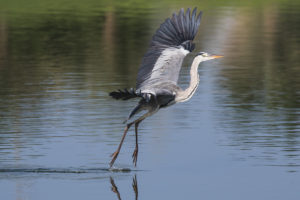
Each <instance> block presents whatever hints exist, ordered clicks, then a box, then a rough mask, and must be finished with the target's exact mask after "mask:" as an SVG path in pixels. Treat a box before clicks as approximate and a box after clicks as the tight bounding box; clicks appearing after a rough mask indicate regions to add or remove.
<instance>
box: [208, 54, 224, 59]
mask: <svg viewBox="0 0 300 200" xmlns="http://www.w3.org/2000/svg"><path fill="white" fill-rule="evenodd" d="M211 57H212V58H213V59H215V58H222V57H224V56H219V55H211Z"/></svg>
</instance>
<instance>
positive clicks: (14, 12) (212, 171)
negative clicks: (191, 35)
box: [0, 1, 300, 200]
mask: <svg viewBox="0 0 300 200" xmlns="http://www.w3.org/2000/svg"><path fill="white" fill-rule="evenodd" d="M42 2H43V1H42ZM54 2H56V1H54ZM44 4H45V5H44ZM69 4H70V5H69ZM78 4H79V3H78V2H76V1H75V2H74V3H71V2H68V1H64V3H53V4H50V3H45V2H44V3H41V4H36V3H34V2H33V3H31V4H30V3H29V4H28V5H27V4H26V5H24V7H23V8H22V6H20V7H19V8H15V7H14V5H12V4H9V3H7V5H6V6H7V8H5V7H4V6H3V5H2V6H1V10H0V199H22V200H23V199H73V200H76V199H86V198H87V199H118V195H120V197H121V198H122V199H134V198H135V194H137V192H134V191H137V190H138V196H137V198H138V199H140V200H144V199H289V200H293V199H299V198H300V191H299V185H300V57H299V55H300V54H299V53H300V23H299V21H300V4H299V2H296V1H295V2H293V1H286V2H275V3H274V2H270V3H268V2H266V3H262V2H256V3H253V4H246V5H243V4H239V5H235V4H233V3H230V2H227V3H222V4H220V5H218V6H216V5H215V4H213V3H212V2H206V3H203V5H200V4H198V5H197V6H198V8H201V9H202V10H203V11H204V15H203V18H202V19H203V20H202V23H201V26H200V31H199V34H198V35H197V38H196V43H197V47H196V51H206V52H210V53H216V54H221V55H224V56H225V57H224V58H223V59H219V60H216V61H209V62H206V63H202V64H201V66H200V68H199V74H200V79H201V82H200V86H199V88H198V90H197V92H196V93H195V95H194V96H193V98H192V99H191V100H190V101H189V102H186V103H182V104H178V105H175V106H173V107H170V108H168V109H163V110H161V111H160V112H158V113H157V114H156V115H154V116H152V117H150V118H149V119H147V120H145V121H144V122H143V123H142V125H141V126H140V137H139V142H140V151H139V158H138V167H137V168H134V167H133V165H132V159H131V154H132V152H133V150H134V144H135V143H134V141H135V138H134V135H133V130H131V131H130V132H129V135H128V136H127V138H126V140H125V143H124V145H123V149H122V152H121V154H120V156H119V158H118V160H117V161H116V167H117V168H126V169H131V171H125V172H111V171H108V170H107V169H108V163H109V161H110V154H111V153H113V152H114V151H115V149H116V148H117V145H118V143H119V141H120V139H121V136H122V132H123V128H124V125H123V124H122V121H123V120H124V119H125V118H126V117H127V115H128V112H129V111H130V110H131V109H132V108H133V107H134V106H135V104H136V102H137V101H128V102H127V101H121V102H120V101H115V100H112V99H111V98H110V97H109V96H108V92H110V91H112V90H115V89H119V88H126V87H132V86H135V77H136V74H137V70H138V67H139V64H140V62H141V58H142V56H143V54H144V53H145V51H146V49H147V46H148V43H149V40H150V38H151V35H152V33H153V32H154V31H155V29H156V28H157V27H158V26H159V24H160V23H161V22H162V21H163V20H164V19H165V18H166V17H168V16H170V15H171V13H172V12H174V11H176V10H178V9H179V8H180V7H183V6H184V7H187V6H190V7H191V5H195V4H194V3H186V4H187V5H184V4H180V3H178V4H174V5H173V6H169V5H172V4H171V3H170V4H164V3H163V2H160V3H156V4H153V5H148V4H147V3H145V2H144V3H132V4H128V5H127V4H120V5H118V4H109V5H108V4H107V3H101V2H94V1H91V4H88V6H87V5H85V4H84V5H85V6H83V7H80V6H79V5H78ZM166 5H168V6H166ZM194 55H195V54H192V55H189V57H187V59H186V60H185V63H184V67H183V69H182V71H181V77H180V85H181V86H182V87H183V88H184V87H187V85H188V82H189V65H190V63H191V61H192V59H193V56H194ZM132 185H134V186H135V187H132ZM134 189H135V190H134ZM117 191H118V192H117ZM118 193H119V194H118Z"/></svg>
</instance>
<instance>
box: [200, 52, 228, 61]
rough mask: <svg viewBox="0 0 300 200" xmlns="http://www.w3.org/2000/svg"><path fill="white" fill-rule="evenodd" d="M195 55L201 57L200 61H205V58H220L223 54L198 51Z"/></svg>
mask: <svg viewBox="0 0 300 200" xmlns="http://www.w3.org/2000/svg"><path fill="white" fill-rule="evenodd" d="M196 57H199V59H201V61H207V60H212V59H216V58H222V57H224V56H219V55H213V54H209V53H205V52H199V53H197V56H196Z"/></svg>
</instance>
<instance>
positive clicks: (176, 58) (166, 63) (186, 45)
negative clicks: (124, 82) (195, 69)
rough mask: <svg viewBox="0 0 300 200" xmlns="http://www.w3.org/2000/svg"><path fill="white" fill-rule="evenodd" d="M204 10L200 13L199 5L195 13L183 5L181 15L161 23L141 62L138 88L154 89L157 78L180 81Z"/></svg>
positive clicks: (161, 80) (159, 80) (162, 80)
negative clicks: (152, 86) (184, 8)
mask: <svg viewBox="0 0 300 200" xmlns="http://www.w3.org/2000/svg"><path fill="white" fill-rule="evenodd" d="M201 14H202V12H200V13H199V14H198V15H197V8H194V10H193V11H192V14H191V10H190V9H187V11H186V13H184V10H183V9H181V10H180V12H179V13H178V15H177V14H176V13H174V14H173V16H172V17H171V18H168V19H166V21H165V22H164V23H163V24H161V25H160V27H159V28H158V30H157V31H156V32H155V34H154V35H153V37H152V41H151V43H150V47H149V49H148V51H147V53H146V54H145V56H144V58H143V61H142V64H141V66H140V69H139V72H138V76H137V82H136V89H137V90H142V91H143V90H146V89H150V88H151V85H153V84H154V83H157V82H170V81H171V82H173V83H174V84H177V80H178V76H179V71H180V68H181V65H182V62H183V59H184V57H185V56H186V55H187V54H188V53H190V52H191V51H193V50H194V48H195V44H194V43H192V41H193V39H194V38H195V36H196V34H197V31H198V28H199V25H200V19H201ZM196 15H197V16H196Z"/></svg>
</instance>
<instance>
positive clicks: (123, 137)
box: [110, 108, 158, 167]
mask: <svg viewBox="0 0 300 200" xmlns="http://www.w3.org/2000/svg"><path fill="white" fill-rule="evenodd" d="M157 111H158V109H157V108H155V109H151V110H149V111H148V112H147V113H145V114H144V115H143V116H141V117H140V118H138V119H137V120H135V121H133V122H131V123H129V124H127V125H126V127H125V130H124V133H123V136H122V139H121V142H120V144H119V146H118V149H117V150H116V151H115V152H114V153H113V154H112V155H111V156H112V157H113V158H112V159H111V161H110V167H112V166H113V164H114V162H115V161H116V159H117V157H118V155H119V153H120V150H121V147H122V144H123V141H124V139H125V136H126V134H127V132H128V130H129V128H130V127H131V125H132V124H139V123H140V122H141V121H143V120H144V119H145V118H146V117H148V116H150V115H152V114H154V113H155V112H157ZM137 128H138V125H136V144H137V143H138V141H137ZM135 152H136V153H134V154H135V155H133V159H134V160H133V162H134V163H135V165H136V160H137V146H136V150H135Z"/></svg>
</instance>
